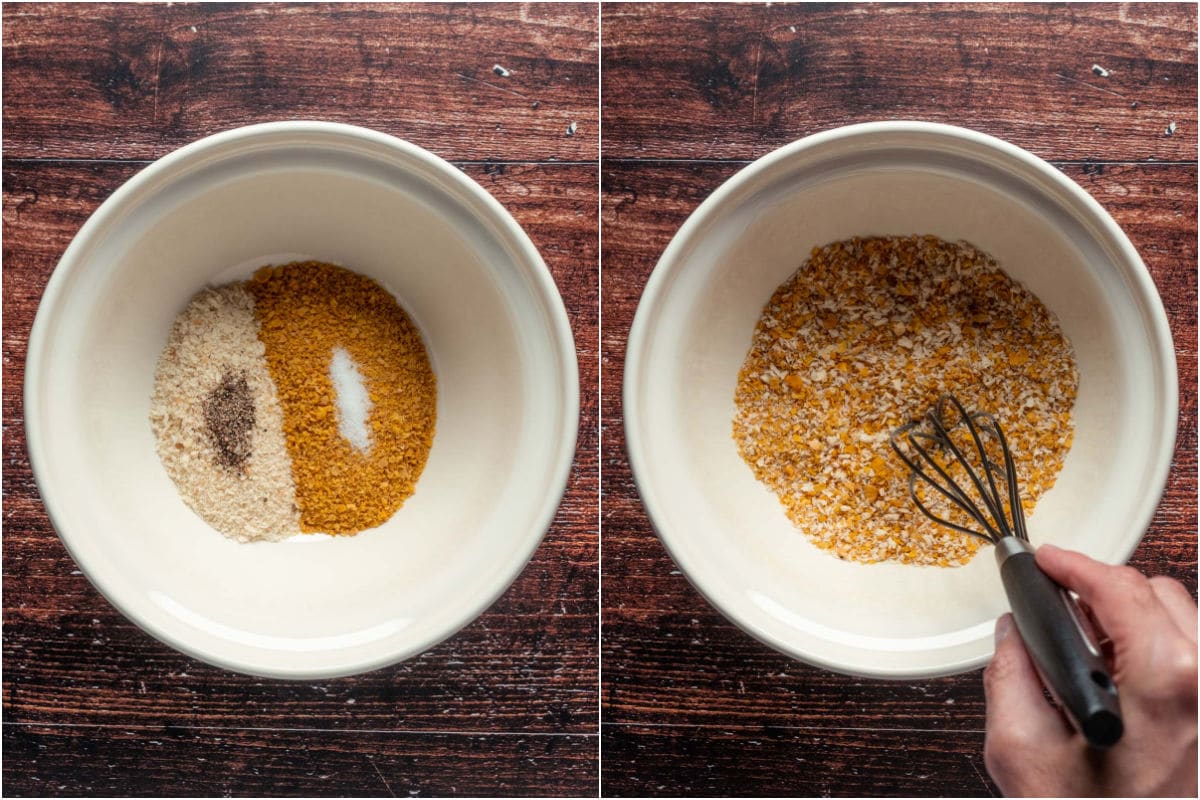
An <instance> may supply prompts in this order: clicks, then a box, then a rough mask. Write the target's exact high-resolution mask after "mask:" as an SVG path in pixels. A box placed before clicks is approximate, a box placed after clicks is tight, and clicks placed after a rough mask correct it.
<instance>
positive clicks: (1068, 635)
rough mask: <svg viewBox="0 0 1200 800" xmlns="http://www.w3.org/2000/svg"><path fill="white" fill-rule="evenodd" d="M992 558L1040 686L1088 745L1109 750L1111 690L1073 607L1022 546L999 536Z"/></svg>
mask: <svg viewBox="0 0 1200 800" xmlns="http://www.w3.org/2000/svg"><path fill="white" fill-rule="evenodd" d="M996 560H997V561H998V562H999V564H1000V577H1001V579H1002V580H1003V581H1004V591H1005V593H1006V594H1007V595H1008V603H1009V605H1010V606H1011V607H1012V612H1013V619H1014V620H1015V621H1016V623H1017V630H1018V631H1019V632H1020V633H1021V639H1022V640H1023V641H1024V642H1025V647H1026V649H1027V650H1028V651H1029V654H1030V656H1031V657H1032V658H1033V661H1034V664H1036V665H1037V668H1038V671H1039V672H1040V673H1041V676H1042V682H1043V683H1045V684H1046V688H1048V689H1049V690H1050V692H1051V693H1052V694H1053V695H1054V696H1055V698H1056V699H1057V700H1058V702H1059V705H1060V706H1061V707H1062V708H1063V710H1064V711H1066V712H1067V716H1068V717H1069V718H1070V719H1071V723H1072V724H1073V725H1074V726H1075V728H1076V729H1077V730H1078V731H1079V732H1080V733H1082V734H1083V736H1084V738H1085V739H1087V742H1088V744H1090V745H1091V746H1092V747H1095V748H1099V749H1105V748H1108V747H1112V746H1113V745H1114V744H1116V743H1117V741H1118V740H1119V739H1120V738H1121V734H1122V732H1123V731H1124V724H1123V723H1122V721H1121V706H1120V703H1119V702H1118V699H1117V686H1116V684H1115V683H1113V679H1112V675H1111V674H1110V672H1109V669H1108V665H1107V664H1105V663H1104V658H1103V657H1102V656H1101V655H1100V651H1099V649H1098V648H1097V647H1096V645H1095V644H1093V643H1092V641H1091V639H1090V638H1089V637H1088V636H1087V634H1086V633H1085V632H1084V629H1083V626H1082V624H1081V623H1080V620H1082V618H1083V617H1082V612H1081V611H1080V609H1079V606H1078V605H1077V604H1076V603H1075V601H1074V600H1073V599H1072V598H1071V596H1070V595H1069V594H1068V593H1067V592H1066V591H1065V590H1064V589H1063V588H1062V587H1061V586H1059V585H1058V584H1057V583H1055V582H1054V581H1053V580H1051V579H1050V577H1049V576H1047V575H1046V573H1044V572H1042V570H1041V568H1040V567H1039V566H1038V565H1037V562H1036V561H1034V558H1033V548H1031V547H1030V546H1029V544H1028V543H1026V542H1024V541H1022V540H1020V539H1017V538H1015V537H1013V536H1006V537H1004V538H1003V539H1001V540H1000V541H999V542H998V543H997V545H996Z"/></svg>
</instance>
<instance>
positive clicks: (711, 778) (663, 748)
mask: <svg viewBox="0 0 1200 800" xmlns="http://www.w3.org/2000/svg"><path fill="white" fill-rule="evenodd" d="M621 733H623V734H625V735H619V734H618V733H617V732H615V731H614V730H613V729H612V728H609V729H607V730H606V731H605V734H604V737H603V743H604V761H605V764H606V765H607V764H608V763H609V762H615V763H617V764H621V765H623V767H622V770H623V772H624V773H625V774H626V775H627V777H626V778H624V779H622V780H621V781H619V782H616V781H611V780H609V779H607V777H606V779H605V782H604V790H605V796H607V797H689V796H691V797H725V796H729V795H731V794H735V795H738V796H741V797H922V796H928V795H942V796H951V797H953V796H963V797H988V796H992V797H996V796H998V795H999V793H998V792H997V790H996V788H995V785H994V784H993V783H992V782H991V781H990V780H989V779H988V777H987V772H986V771H985V769H984V765H983V733H982V732H981V731H976V732H969V733H963V732H955V733H930V732H928V731H920V732H918V733H917V735H915V736H912V737H911V738H909V737H907V736H905V734H904V733H900V734H897V733H895V732H893V731H873V730H870V729H865V730H842V729H830V728H828V727H824V726H818V727H809V728H803V727H800V728H781V727H775V726H771V725H765V726H756V727H754V728H752V729H749V730H743V729H737V728H721V729H703V728H688V727H686V726H668V727H645V728H641V727H638V728H632V729H630V730H628V731H622V732H621ZM669 764H674V765H678V766H677V767H676V768H674V769H664V765H669ZM684 765H686V766H687V768H686V769H682V768H681V767H683V766H684ZM605 771H606V776H607V773H608V768H607V766H606V769H605ZM733 787H736V788H733ZM947 787H954V788H953V789H951V790H948V788H947Z"/></svg>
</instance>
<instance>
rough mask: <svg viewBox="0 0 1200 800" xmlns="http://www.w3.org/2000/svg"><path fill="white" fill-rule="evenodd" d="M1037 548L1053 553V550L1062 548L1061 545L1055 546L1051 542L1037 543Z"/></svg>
mask: <svg viewBox="0 0 1200 800" xmlns="http://www.w3.org/2000/svg"><path fill="white" fill-rule="evenodd" d="M1038 550H1045V551H1046V552H1047V553H1054V552H1057V551H1059V550H1062V548H1061V547H1055V546H1054V545H1052V544H1050V543H1049V542H1047V543H1046V544H1043V545H1039V546H1038Z"/></svg>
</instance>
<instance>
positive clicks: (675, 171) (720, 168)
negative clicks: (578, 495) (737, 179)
mask: <svg viewBox="0 0 1200 800" xmlns="http://www.w3.org/2000/svg"><path fill="white" fill-rule="evenodd" d="M739 168H740V165H738V164H733V163H675V164H669V163H656V164H648V163H636V164H635V163H612V162H607V163H605V164H604V166H603V168H602V176H603V181H604V201H603V210H602V229H603V242H604V246H603V253H602V258H603V261H604V265H605V269H604V291H603V298H602V302H603V319H604V331H603V335H602V351H603V366H602V373H601V376H602V377H601V383H602V392H603V408H602V418H603V420H604V435H603V445H602V448H603V451H602V456H601V457H602V464H603V466H602V491H603V503H602V506H603V536H604V549H603V560H602V565H601V568H602V573H603V578H602V585H603V597H604V607H603V609H602V616H603V620H602V629H603V640H604V641H603V644H602V651H601V652H602V659H603V663H604V670H603V681H604V687H603V698H604V710H603V719H604V721H605V723H607V724H611V725H618V726H619V725H636V726H650V725H663V726H666V727H667V728H670V729H672V731H671V732H670V733H669V734H668V733H663V734H651V733H645V732H644V731H643V730H642V728H640V727H639V728H638V731H641V732H640V733H639V732H633V733H627V734H617V733H610V732H607V731H606V733H605V736H606V739H605V742H606V743H607V742H608V741H609V739H608V737H610V736H626V735H627V736H630V737H633V738H634V739H635V740H637V741H638V742H639V744H638V745H637V747H639V748H640V747H642V746H644V747H645V748H647V749H649V750H653V749H654V748H657V747H660V746H662V745H661V743H660V742H659V741H658V739H654V740H653V742H649V741H642V740H641V739H639V738H638V737H641V736H651V737H655V736H674V735H679V736H683V735H684V734H683V733H679V732H677V731H675V730H674V728H675V727H676V726H705V729H706V730H707V729H709V728H712V727H713V726H718V727H719V726H731V727H733V728H736V729H739V730H742V729H746V730H757V728H756V726H763V725H769V726H789V725H800V726H810V727H813V728H820V729H823V730H826V729H827V730H844V729H850V728H871V729H872V730H889V729H890V730H893V731H899V730H904V729H919V730H924V731H951V730H953V731H960V732H963V733H970V732H972V731H974V732H979V731H982V729H983V713H984V707H983V698H982V690H981V688H980V685H979V677H978V673H971V674H966V675H960V676H956V677H951V678H942V679H937V680H931V681H912V682H885V681H871V680H863V679H857V678H850V677H845V676H839V675H836V674H834V673H830V672H826V671H823V670H819V669H815V668H812V667H807V666H805V665H803V664H800V663H798V662H795V661H793V660H791V659H789V658H787V657H785V656H783V655H781V654H778V653H776V652H775V651H773V650H771V649H769V648H767V647H766V646H765V645H761V644H759V643H758V642H757V641H755V640H753V639H751V638H750V637H749V636H748V635H746V634H744V633H742V632H741V631H740V630H739V629H738V628H736V627H735V626H734V625H732V624H731V623H729V622H728V621H726V620H725V619H724V618H723V617H721V615H720V614H718V613H717V612H716V611H715V610H713V609H712V607H711V606H709V605H708V603H707V602H706V601H704V599H703V598H702V597H701V596H700V595H699V594H698V593H697V592H696V591H695V590H694V589H693V588H692V587H691V586H690V585H689V584H688V582H687V580H686V579H685V578H684V577H683V576H682V575H681V574H680V573H679V571H678V569H677V568H676V566H675V564H674V563H673V562H672V560H671V559H670V557H669V556H668V555H667V553H666V551H665V549H664V548H663V547H662V546H661V544H660V543H659V541H658V539H657V538H656V537H655V535H654V532H653V529H652V527H651V525H650V523H649V520H648V519H647V518H646V515H645V511H644V509H643V508H642V506H641V503H640V501H639V499H638V495H637V489H636V486H635V485H634V483H633V479H632V474H631V472H630V469H629V465H628V462H627V460H626V458H625V441H624V434H623V429H622V423H621V402H620V385H621V378H622V370H623V368H624V350H625V339H626V336H627V334H628V329H629V325H630V324H631V322H632V319H633V314H634V312H635V310H636V307H637V302H638V299H639V296H640V293H641V290H642V287H643V286H644V284H645V281H646V279H647V278H648V277H649V274H650V272H651V270H652V269H653V267H654V264H655V262H656V261H657V259H658V256H659V255H660V254H661V252H662V250H663V249H664V248H665V247H666V245H667V243H668V242H669V241H670V238H671V237H672V236H673V235H674V234H675V232H676V230H678V227H679V226H680V225H681V224H682V223H683V221H684V220H685V219H686V218H687V216H688V215H689V214H690V213H691V212H692V211H693V210H694V209H695V207H696V206H697V205H699V203H700V202H702V201H703V199H704V198H705V197H707V196H708V195H709V194H710V193H711V192H712V191H713V190H714V189H715V188H716V187H717V186H719V185H720V184H721V183H722V182H724V181H725V180H726V179H728V178H729V177H730V176H731V175H732V174H734V173H735V172H736V171H737V170H738V169H739ZM1062 169H1063V170H1064V172H1065V173H1066V174H1067V175H1068V176H1069V177H1071V178H1072V179H1074V180H1076V181H1077V182H1079V183H1080V184H1081V185H1082V186H1083V187H1084V188H1085V189H1087V190H1088V191H1089V192H1090V193H1091V194H1092V196H1093V197H1095V198H1096V199H1097V200H1098V201H1099V202H1100V203H1101V204H1102V205H1103V206H1104V207H1105V208H1106V209H1108V211H1109V212H1110V213H1111V214H1112V215H1113V217H1114V218H1115V219H1116V220H1117V222H1118V223H1119V224H1120V225H1121V226H1122V228H1123V229H1124V230H1125V231H1126V233H1127V234H1128V235H1129V236H1130V238H1131V240H1132V241H1133V243H1134V245H1135V246H1136V247H1137V248H1138V251H1139V252H1140V253H1141V255H1142V257H1143V259H1144V261H1145V262H1146V265H1147V268H1148V269H1149V271H1150V273H1151V275H1152V276H1153V278H1154V280H1155V282H1156V284H1157V286H1158V289H1159V292H1160V294H1161V295H1162V297H1163V301H1164V304H1165V306H1166V310H1167V314H1168V318H1169V321H1170V324H1171V327H1172V332H1173V334H1174V337H1175V347H1176V357H1177V359H1178V370H1179V384H1180V418H1179V435H1178V439H1177V442H1176V450H1175V456H1174V462H1173V465H1172V469H1171V474H1170V478H1169V482H1168V486H1167V490H1166V494H1165V495H1164V498H1163V501H1162V503H1161V504H1160V506H1159V509H1158V512H1157V513H1156V515H1155V517H1154V520H1153V522H1152V524H1151V526H1150V529H1149V531H1148V532H1147V534H1146V536H1145V538H1144V539H1143V541H1142V544H1141V546H1140V547H1139V548H1138V550H1137V551H1136V552H1135V554H1134V557H1133V559H1132V562H1131V563H1133V565H1134V566H1136V567H1138V568H1139V569H1141V570H1143V571H1145V572H1147V573H1152V574H1166V575H1171V576H1173V577H1176V578H1178V579H1179V580H1181V581H1183V582H1184V584H1185V585H1186V586H1187V587H1188V588H1189V589H1190V590H1191V591H1192V593H1193V594H1195V591H1196V519H1197V517H1196V495H1197V484H1196V474H1197V462H1196V444H1197V440H1196V364H1197V352H1196V333H1197V328H1196V257H1197V250H1196V213H1197V207H1196V193H1195V185H1196V179H1197V173H1196V168H1195V166H1192V165H1164V164H1159V165H1152V164H1142V165H1116V166H1114V165H1067V166H1064V167H1062ZM646 730H649V729H648V728H647V729H646ZM747 736H749V734H747ZM693 738H695V739H696V740H697V741H699V740H700V739H702V738H703V737H702V736H701V734H700V733H696V734H694V737H693ZM743 738H745V737H743ZM688 741H689V742H691V741H692V740H691V739H689V740H688ZM621 746H622V747H625V746H628V747H631V748H632V747H634V744H629V743H627V744H623V745H621ZM692 746H693V745H692V744H689V745H688V747H692ZM674 747H675V745H672V748H674ZM680 747H682V745H681V746H680ZM694 747H695V748H697V750H696V752H698V753H702V757H703V758H711V757H713V756H712V753H714V752H716V750H719V749H720V747H718V746H717V745H713V746H712V748H709V746H708V745H703V746H702V745H701V744H694ZM706 748H708V749H706ZM728 748H729V749H730V751H731V752H734V753H741V752H742V750H741V749H739V747H736V746H734V745H728ZM689 752H692V751H691V750H688V749H687V748H684V749H682V750H679V749H670V750H669V754H670V757H671V758H676V759H679V760H678V761H676V762H675V763H676V764H677V766H676V768H675V770H674V772H676V773H679V774H692V775H703V774H704V771H703V766H704V765H703V764H702V763H700V762H699V760H698V759H699V758H700V756H697V760H692V761H689V760H687V758H686V756H687V753H689ZM605 753H606V756H607V754H608V753H609V751H608V750H605ZM796 754H797V755H804V754H803V753H801V752H800V751H799V750H797V751H796ZM662 757H663V759H666V758H667V755H665V754H664V755H663V756H662ZM781 758H782V756H781ZM664 763H665V761H664ZM751 763H755V762H753V761H752V762H751ZM765 763H766V762H765V761H764V762H763V764H760V765H759V766H763V768H764V770H765V769H766V767H765V766H764V765H765ZM810 763H813V764H814V765H815V764H816V763H818V761H817V759H815V758H813V759H810ZM656 766H661V764H658V763H657V762H653V761H651V762H650V763H649V767H650V768H654V767H656ZM826 767H827V768H828V769H833V768H835V767H836V764H833V763H827V764H826ZM635 772H642V773H644V772H645V770H640V769H639V770H635ZM738 774H739V775H741V774H742V773H740V772H739V773H738ZM678 780H680V781H682V780H684V778H678ZM739 780H740V778H739ZM747 780H748V781H749V783H748V784H747V786H757V785H758V784H756V783H755V782H754V781H753V780H751V779H747ZM618 785H620V786H625V787H633V788H629V789H628V791H627V793H633V794H637V793H640V792H641V791H648V790H647V788H646V784H643V783H636V784H628V783H621V784H618ZM682 785H683V784H678V785H677V784H668V790H664V793H670V791H669V789H670V788H671V787H674V788H675V789H679V787H680V786H682ZM738 785H740V784H737V783H736V781H735V782H734V783H730V784H728V786H729V787H736V786H738ZM780 786H781V785H780V784H770V785H768V786H767V787H766V788H764V790H763V791H764V792H766V793H768V794H770V793H773V791H774V789H775V788H779V787H780ZM910 788H911V790H912V791H913V792H916V793H921V792H920V791H919V790H918V789H917V788H915V787H909V785H908V784H903V785H896V786H895V788H893V785H892V784H890V783H881V784H879V786H878V787H877V788H875V789H872V790H871V791H870V792H869V793H870V794H876V793H879V792H883V793H891V792H893V791H896V792H898V793H902V794H903V793H908V791H909V789H910ZM693 790H695V791H699V792H701V793H715V794H722V793H724V791H725V790H724V789H718V788H717V786H716V785H715V784H714V785H709V784H700V785H698V786H697V787H693V789H689V790H688V791H693ZM729 790H730V791H733V792H734V793H741V792H742V790H741V789H734V788H730V789H729ZM942 790H944V791H946V792H949V793H955V792H956V791H959V790H962V787H961V785H959V784H954V783H952V784H947V785H945V786H943V787H942V788H941V789H934V790H930V791H942ZM614 791H616V790H614ZM746 791H747V792H748V793H755V792H756V791H757V789H755V790H754V791H751V790H750V789H746ZM780 791H782V789H780ZM806 791H811V792H813V793H816V792H818V791H823V790H819V789H817V788H814V787H813V786H811V785H810V786H807V789H806ZM834 791H837V792H840V791H841V790H840V789H835V790H834ZM847 791H849V790H847ZM802 793H803V792H802Z"/></svg>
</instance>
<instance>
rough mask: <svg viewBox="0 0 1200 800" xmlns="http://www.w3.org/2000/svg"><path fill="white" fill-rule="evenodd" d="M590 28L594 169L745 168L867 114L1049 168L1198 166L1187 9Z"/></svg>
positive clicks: (621, 8)
mask: <svg viewBox="0 0 1200 800" xmlns="http://www.w3.org/2000/svg"><path fill="white" fill-rule="evenodd" d="M603 18H604V21H603V25H604V53H603V82H604V91H603V123H604V156H605V158H606V159H614V158H670V159H679V158H708V159H729V158H755V157H757V156H760V155H763V154H765V153H767V152H769V151H770V150H773V149H775V148H776V147H779V146H781V145H784V144H787V143H788V142H790V141H792V140H794V139H798V138H800V137H802V136H805V135H807V134H810V133H815V132H817V131H820V130H823V129H825V128H832V127H836V126H838V125H846V124H850V123H854V122H866V121H873V120H881V119H922V120H929V121H933V122H946V123H951V124H956V125H965V126H967V127H970V128H976V129H978V130H980V131H983V132H984V133H990V134H993V135H995V136H999V137H1001V138H1004V139H1007V140H1008V141H1011V142H1013V143H1014V144H1017V145H1020V146H1022V147H1025V148H1027V149H1029V150H1033V151H1035V152H1038V151H1041V152H1049V153H1051V154H1053V156H1054V158H1056V159H1062V160H1067V159H1070V160H1089V161H1125V160H1129V161H1134V160H1147V159H1152V158H1153V159H1156V160H1159V161H1194V160H1195V158H1196V135H1195V131H1196V9H1195V6H1194V5H1187V4H1182V3H1161V4H1160V3H1132V4H1125V3H1123V4H1119V5H1118V4H1074V3H1070V4H1062V5H1042V4H1037V5H1026V4H1002V3H997V4H974V5H932V6H928V5H926V6H922V5H910V4H906V3H893V4H870V3H863V4H859V3H855V4H837V3H833V4H807V3H798V4H775V5H761V4H753V5H734V4H713V3H701V4H682V5H674V4H672V5H658V4H641V3H639V4H628V5H627V4H623V3H614V4H609V5H606V6H605V7H604V11H603ZM1093 65H1100V66H1101V67H1102V68H1104V69H1106V70H1108V73H1109V74H1108V76H1107V77H1101V76H1099V75H1096V74H1095V73H1093V71H1092V67H1093ZM1171 122H1175V123H1176V129H1175V133H1174V134H1173V135H1167V133H1166V131H1167V127H1168V125H1170V123H1171Z"/></svg>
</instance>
